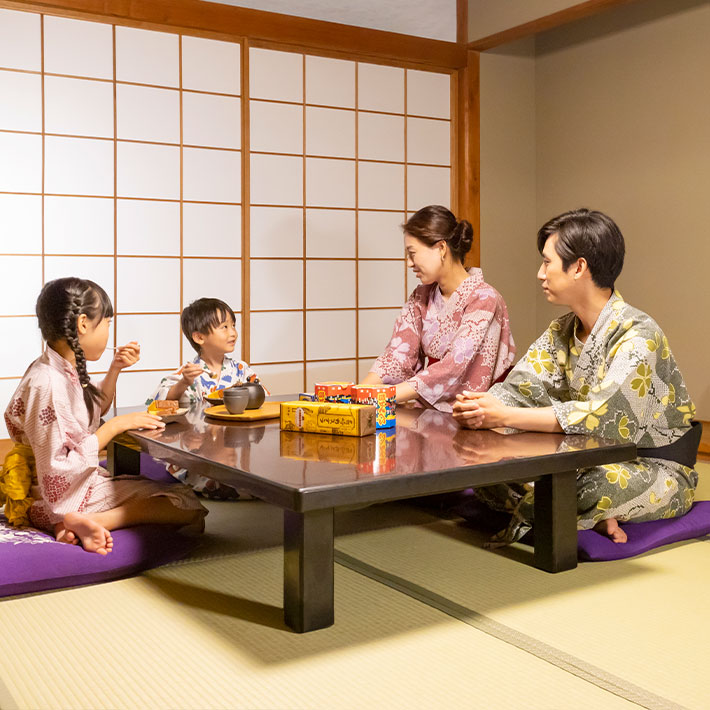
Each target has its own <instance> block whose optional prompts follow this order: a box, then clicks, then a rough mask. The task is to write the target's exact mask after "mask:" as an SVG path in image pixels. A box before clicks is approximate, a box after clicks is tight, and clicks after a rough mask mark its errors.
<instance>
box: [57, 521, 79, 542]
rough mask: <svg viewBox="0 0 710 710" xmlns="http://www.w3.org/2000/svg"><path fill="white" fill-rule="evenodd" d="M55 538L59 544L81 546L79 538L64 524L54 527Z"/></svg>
mask: <svg viewBox="0 0 710 710" xmlns="http://www.w3.org/2000/svg"><path fill="white" fill-rule="evenodd" d="M54 537H55V538H56V540H57V542H66V543H69V544H70V545H78V544H79V538H78V537H77V536H76V535H75V534H74V533H73V532H72V531H71V530H67V529H66V528H65V527H64V523H57V524H56V525H55V526H54Z"/></svg>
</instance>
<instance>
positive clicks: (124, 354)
mask: <svg viewBox="0 0 710 710" xmlns="http://www.w3.org/2000/svg"><path fill="white" fill-rule="evenodd" d="M140 359H141V346H140V345H138V343H137V342H136V341H135V340H131V342H130V343H128V344H127V345H121V346H120V347H118V348H116V354H115V355H114V356H113V362H112V363H111V367H112V368H113V369H114V370H124V369H125V368H127V367H130V366H131V365H135V364H136V363H137V362H138V361H139V360H140Z"/></svg>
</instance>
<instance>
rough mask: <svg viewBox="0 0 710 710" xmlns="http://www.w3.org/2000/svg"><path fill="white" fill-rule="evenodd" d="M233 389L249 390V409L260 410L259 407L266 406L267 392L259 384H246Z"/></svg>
mask: <svg viewBox="0 0 710 710" xmlns="http://www.w3.org/2000/svg"><path fill="white" fill-rule="evenodd" d="M231 389H235V390H247V392H249V401H248V402H247V409H259V407H261V405H262V404H264V399H265V398H266V392H265V391H264V388H263V387H262V386H261V385H260V384H259V383H258V382H245V383H244V384H243V385H235V386H234V387H232V388H231Z"/></svg>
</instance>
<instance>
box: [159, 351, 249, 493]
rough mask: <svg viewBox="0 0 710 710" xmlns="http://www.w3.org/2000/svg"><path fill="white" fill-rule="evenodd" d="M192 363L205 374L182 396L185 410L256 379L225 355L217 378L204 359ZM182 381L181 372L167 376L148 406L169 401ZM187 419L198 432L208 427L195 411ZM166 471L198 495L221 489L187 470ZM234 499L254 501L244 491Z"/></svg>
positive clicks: (169, 467) (244, 365) (240, 362)
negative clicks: (228, 388) (174, 388)
mask: <svg viewBox="0 0 710 710" xmlns="http://www.w3.org/2000/svg"><path fill="white" fill-rule="evenodd" d="M192 362H193V363H195V364H196V365H201V366H202V374H201V375H200V376H199V377H196V378H195V381H194V382H193V383H192V384H191V385H190V386H189V387H188V388H187V389H186V390H185V392H183V394H182V396H181V397H180V405H181V406H185V407H191V406H192V405H193V404H196V403H198V402H202V400H203V399H204V397H206V396H207V395H208V394H210V393H211V392H216V391H217V390H223V389H225V388H227V387H232V386H233V385H243V384H244V383H245V382H246V381H247V380H248V379H249V378H250V377H256V373H255V372H254V370H252V369H251V367H249V365H247V363H246V362H244V361H243V360H233V359H232V358H231V357H229V355H225V356H224V360H223V361H222V370H221V372H220V373H219V375H218V376H217V377H214V376H213V375H212V373H211V372H210V370H209V368H208V367H207V365H206V364H205V362H204V360H202V358H201V357H200V356H199V355H197V356H196V357H195V359H194V360H193V361H192ZM181 379H182V374H181V372H180V370H177V371H175V372H173V373H171V374H169V375H168V376H167V377H163V379H162V380H161V381H160V385H159V386H158V390H157V392H156V393H155V394H154V395H153V397H151V398H150V399H148V400H146V404H150V403H151V402H152V401H153V400H155V399H167V397H168V392H169V391H170V389H171V387H172V386H173V385H175V384H177V383H178V382H179V381H180V380H181ZM186 416H187V417H188V419H189V420H190V421H191V423H192V424H193V426H196V427H197V428H198V429H200V428H201V427H205V428H206V424H205V423H204V420H203V418H202V417H201V416H198V415H196V414H195V413H194V412H188V413H187V414H186ZM166 468H167V470H168V471H169V472H170V474H171V475H172V476H174V477H175V478H177V480H178V481H180V482H181V483H185V484H187V485H188V486H190V487H191V488H192V489H193V490H194V491H196V492H197V493H200V494H205V495H208V492H209V491H212V490H215V489H216V488H218V486H217V484H216V483H215V482H214V481H213V480H212V479H210V478H207V476H202V475H200V474H198V473H192V472H190V471H188V470H187V469H184V468H178V467H177V466H174V465H167V466H166ZM222 489H224V487H222ZM230 490H231V489H230ZM234 497H238V498H244V499H248V498H252V496H250V495H249V494H248V493H244V492H243V491H239V492H238V494H234Z"/></svg>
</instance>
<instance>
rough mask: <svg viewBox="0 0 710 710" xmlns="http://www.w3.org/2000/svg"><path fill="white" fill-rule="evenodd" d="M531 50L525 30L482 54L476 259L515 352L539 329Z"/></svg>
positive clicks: (533, 79)
mask: <svg viewBox="0 0 710 710" xmlns="http://www.w3.org/2000/svg"><path fill="white" fill-rule="evenodd" d="M534 50H535V45H534V40H533V39H532V38H531V39H527V40H522V41H521V42H516V43H515V44H511V45H508V46H506V47H504V48H502V49H500V50H494V51H491V52H485V53H483V54H482V55H481V235H482V238H481V265H482V267H483V274H484V276H485V278H486V280H487V281H488V282H489V283H490V284H492V285H493V286H494V287H495V288H497V289H498V291H500V292H501V294H503V297H504V298H505V301H506V303H507V305H508V312H509V314H510V324H511V327H512V330H513V337H514V338H515V343H516V345H517V347H518V356H520V355H521V354H522V353H524V352H525V349H526V348H527V346H528V345H529V344H530V343H531V342H532V341H533V339H534V338H535V336H536V334H537V333H536V328H537V324H536V319H535V292H536V285H535V279H534V274H535V269H536V268H537V266H536V262H537V250H536V248H535V239H534V235H535V222H536V219H537V215H536V207H535V120H534V117H535V56H534Z"/></svg>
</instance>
